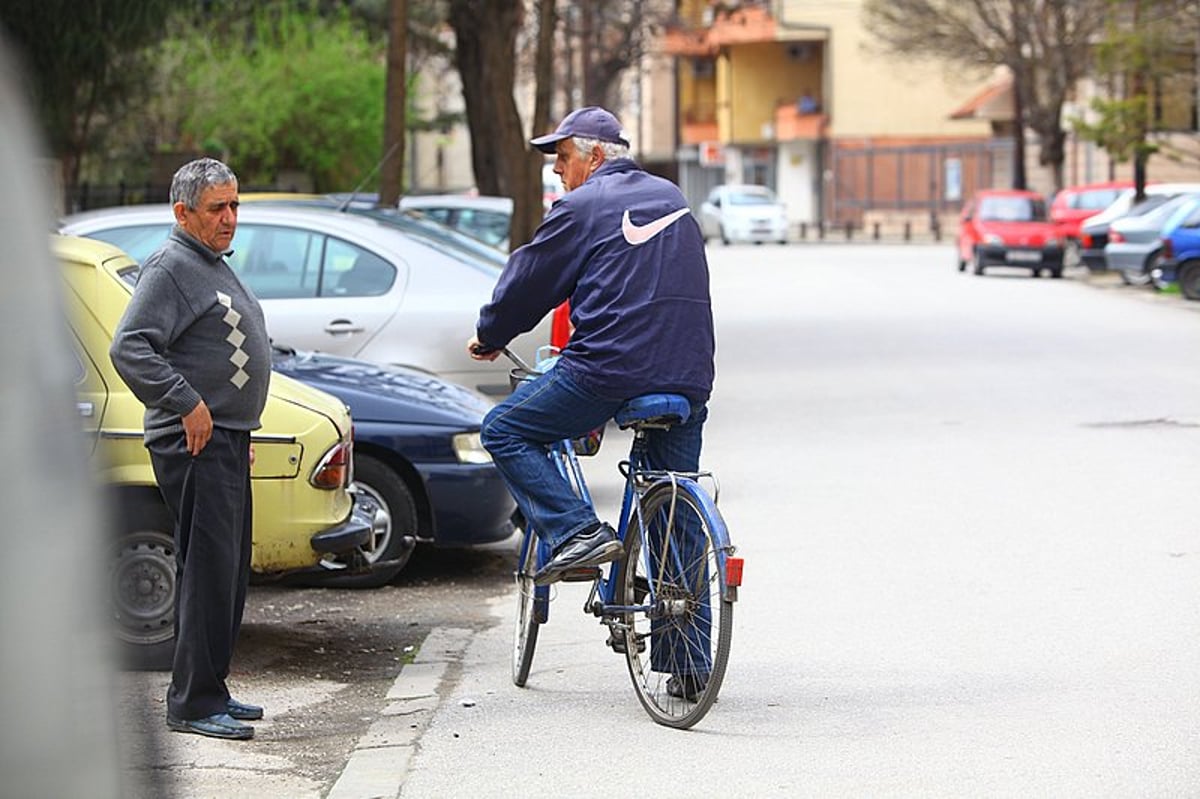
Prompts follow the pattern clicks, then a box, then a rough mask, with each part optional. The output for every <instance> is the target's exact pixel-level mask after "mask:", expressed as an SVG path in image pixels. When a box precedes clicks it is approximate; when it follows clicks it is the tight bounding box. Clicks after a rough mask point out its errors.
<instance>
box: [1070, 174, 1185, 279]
mask: <svg viewBox="0 0 1200 799" xmlns="http://www.w3.org/2000/svg"><path fill="white" fill-rule="evenodd" d="M1193 191H1200V183H1152V184H1150V185H1148V186H1146V196H1145V198H1144V199H1143V200H1142V201H1141V202H1140V203H1134V201H1133V200H1134V193H1135V192H1134V189H1126V190H1124V191H1122V192H1121V194H1120V195H1119V196H1118V197H1117V199H1116V200H1114V201H1113V204H1112V205H1110V206H1109V207H1108V208H1105V209H1104V210H1103V211H1101V212H1100V213H1098V214H1096V215H1095V216H1093V217H1091V218H1089V219H1088V220H1087V221H1086V222H1084V223H1083V224H1082V225H1081V226H1080V231H1079V256H1080V260H1082V261H1083V264H1084V266H1086V267H1087V268H1088V269H1090V270H1092V271H1093V272H1103V271H1104V270H1105V269H1107V268H1108V263H1107V262H1106V261H1105V260H1104V246H1105V245H1106V244H1108V228H1109V225H1111V224H1112V223H1113V221H1114V220H1116V219H1120V218H1121V217H1124V216H1140V215H1142V214H1146V213H1149V212H1150V211H1153V210H1154V209H1155V208H1157V207H1158V206H1160V205H1162V204H1163V203H1165V202H1166V201H1167V200H1169V199H1171V198H1172V197H1174V196H1175V195H1177V194H1182V193H1184V192H1193Z"/></svg>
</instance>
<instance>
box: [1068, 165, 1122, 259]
mask: <svg viewBox="0 0 1200 799" xmlns="http://www.w3.org/2000/svg"><path fill="white" fill-rule="evenodd" d="M1132 186H1133V182H1132V181H1128V180H1114V181H1107V182H1103V183H1088V184H1085V185H1082V186H1068V187H1067V188H1065V189H1063V190H1062V191H1060V192H1058V193H1057V194H1055V195H1054V199H1053V200H1052V201H1051V203H1050V221H1051V222H1053V223H1054V224H1055V225H1056V226H1057V227H1058V236H1059V238H1060V239H1062V241H1063V246H1064V248H1065V250H1066V253H1065V256H1064V258H1065V261H1066V264H1067V266H1074V265H1075V264H1078V263H1079V236H1080V227H1081V226H1082V224H1083V222H1084V221H1085V220H1087V219H1089V218H1091V217H1093V216H1095V215H1096V214H1098V213H1100V212H1101V211H1103V210H1104V209H1105V208H1107V207H1108V206H1110V205H1112V204H1113V202H1114V201H1115V200H1116V199H1117V197H1118V196H1120V194H1121V192H1122V191H1124V190H1125V189H1128V188H1131V187H1132Z"/></svg>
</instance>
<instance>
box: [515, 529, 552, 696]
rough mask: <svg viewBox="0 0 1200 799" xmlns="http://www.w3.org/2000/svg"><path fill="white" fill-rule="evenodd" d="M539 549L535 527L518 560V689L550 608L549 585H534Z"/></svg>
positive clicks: (516, 644)
mask: <svg viewBox="0 0 1200 799" xmlns="http://www.w3.org/2000/svg"><path fill="white" fill-rule="evenodd" d="M538 551H539V546H538V537H537V536H536V535H534V533H533V531H532V530H526V531H525V536H524V539H523V540H522V542H521V552H520V557H519V558H518V560H517V574H516V579H517V625H516V628H515V630H514V635H513V652H512V681H513V684H514V685H516V686H517V687H518V688H523V687H524V686H525V681H526V680H528V679H529V668H530V666H532V665H533V651H534V649H535V648H536V647H537V638H538V628H539V627H541V626H542V623H543V622H545V621H546V618H547V614H548V610H549V608H548V604H549V602H550V588H549V586H536V585H534V584H533V574H534V572H536V571H537V568H538Z"/></svg>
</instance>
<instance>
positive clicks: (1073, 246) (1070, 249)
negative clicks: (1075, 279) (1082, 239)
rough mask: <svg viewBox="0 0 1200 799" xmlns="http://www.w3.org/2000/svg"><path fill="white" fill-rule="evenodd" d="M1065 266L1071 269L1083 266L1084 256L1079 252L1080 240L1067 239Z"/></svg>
mask: <svg viewBox="0 0 1200 799" xmlns="http://www.w3.org/2000/svg"><path fill="white" fill-rule="evenodd" d="M1063 266H1065V267H1067V268H1069V269H1074V268H1075V267H1077V266H1083V256H1082V255H1080V254H1079V242H1078V241H1076V240H1075V239H1067V244H1066V246H1065V247H1064V248H1063ZM1060 277H1061V275H1060Z"/></svg>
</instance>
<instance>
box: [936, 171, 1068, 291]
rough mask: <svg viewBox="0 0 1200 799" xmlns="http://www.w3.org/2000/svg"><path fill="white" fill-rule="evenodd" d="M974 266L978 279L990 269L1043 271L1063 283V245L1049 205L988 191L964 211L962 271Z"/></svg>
mask: <svg viewBox="0 0 1200 799" xmlns="http://www.w3.org/2000/svg"><path fill="white" fill-rule="evenodd" d="M968 263H970V264H971V265H972V267H973V269H974V272H975V274H977V275H982V274H983V270H984V269H986V268H987V267H989V266H1012V267H1020V268H1023V269H1030V270H1032V271H1033V276H1034V277H1038V276H1039V275H1040V274H1041V273H1042V270H1043V269H1047V270H1049V271H1050V276H1051V277H1062V272H1063V239H1062V237H1061V236H1060V235H1059V233H1058V228H1057V227H1056V226H1055V224H1054V223H1053V222H1051V221H1050V219H1049V218H1048V217H1047V215H1046V201H1045V200H1043V199H1042V195H1040V194H1038V193H1037V192H1033V191H1023V190H1019V189H986V190H984V191H978V192H976V193H975V195H974V196H972V197H971V199H970V200H969V201H968V202H967V204H966V205H965V206H963V210H962V215H961V217H960V218H959V223H958V271H960V272H961V271H963V270H964V269H966V268H967V264H968Z"/></svg>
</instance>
